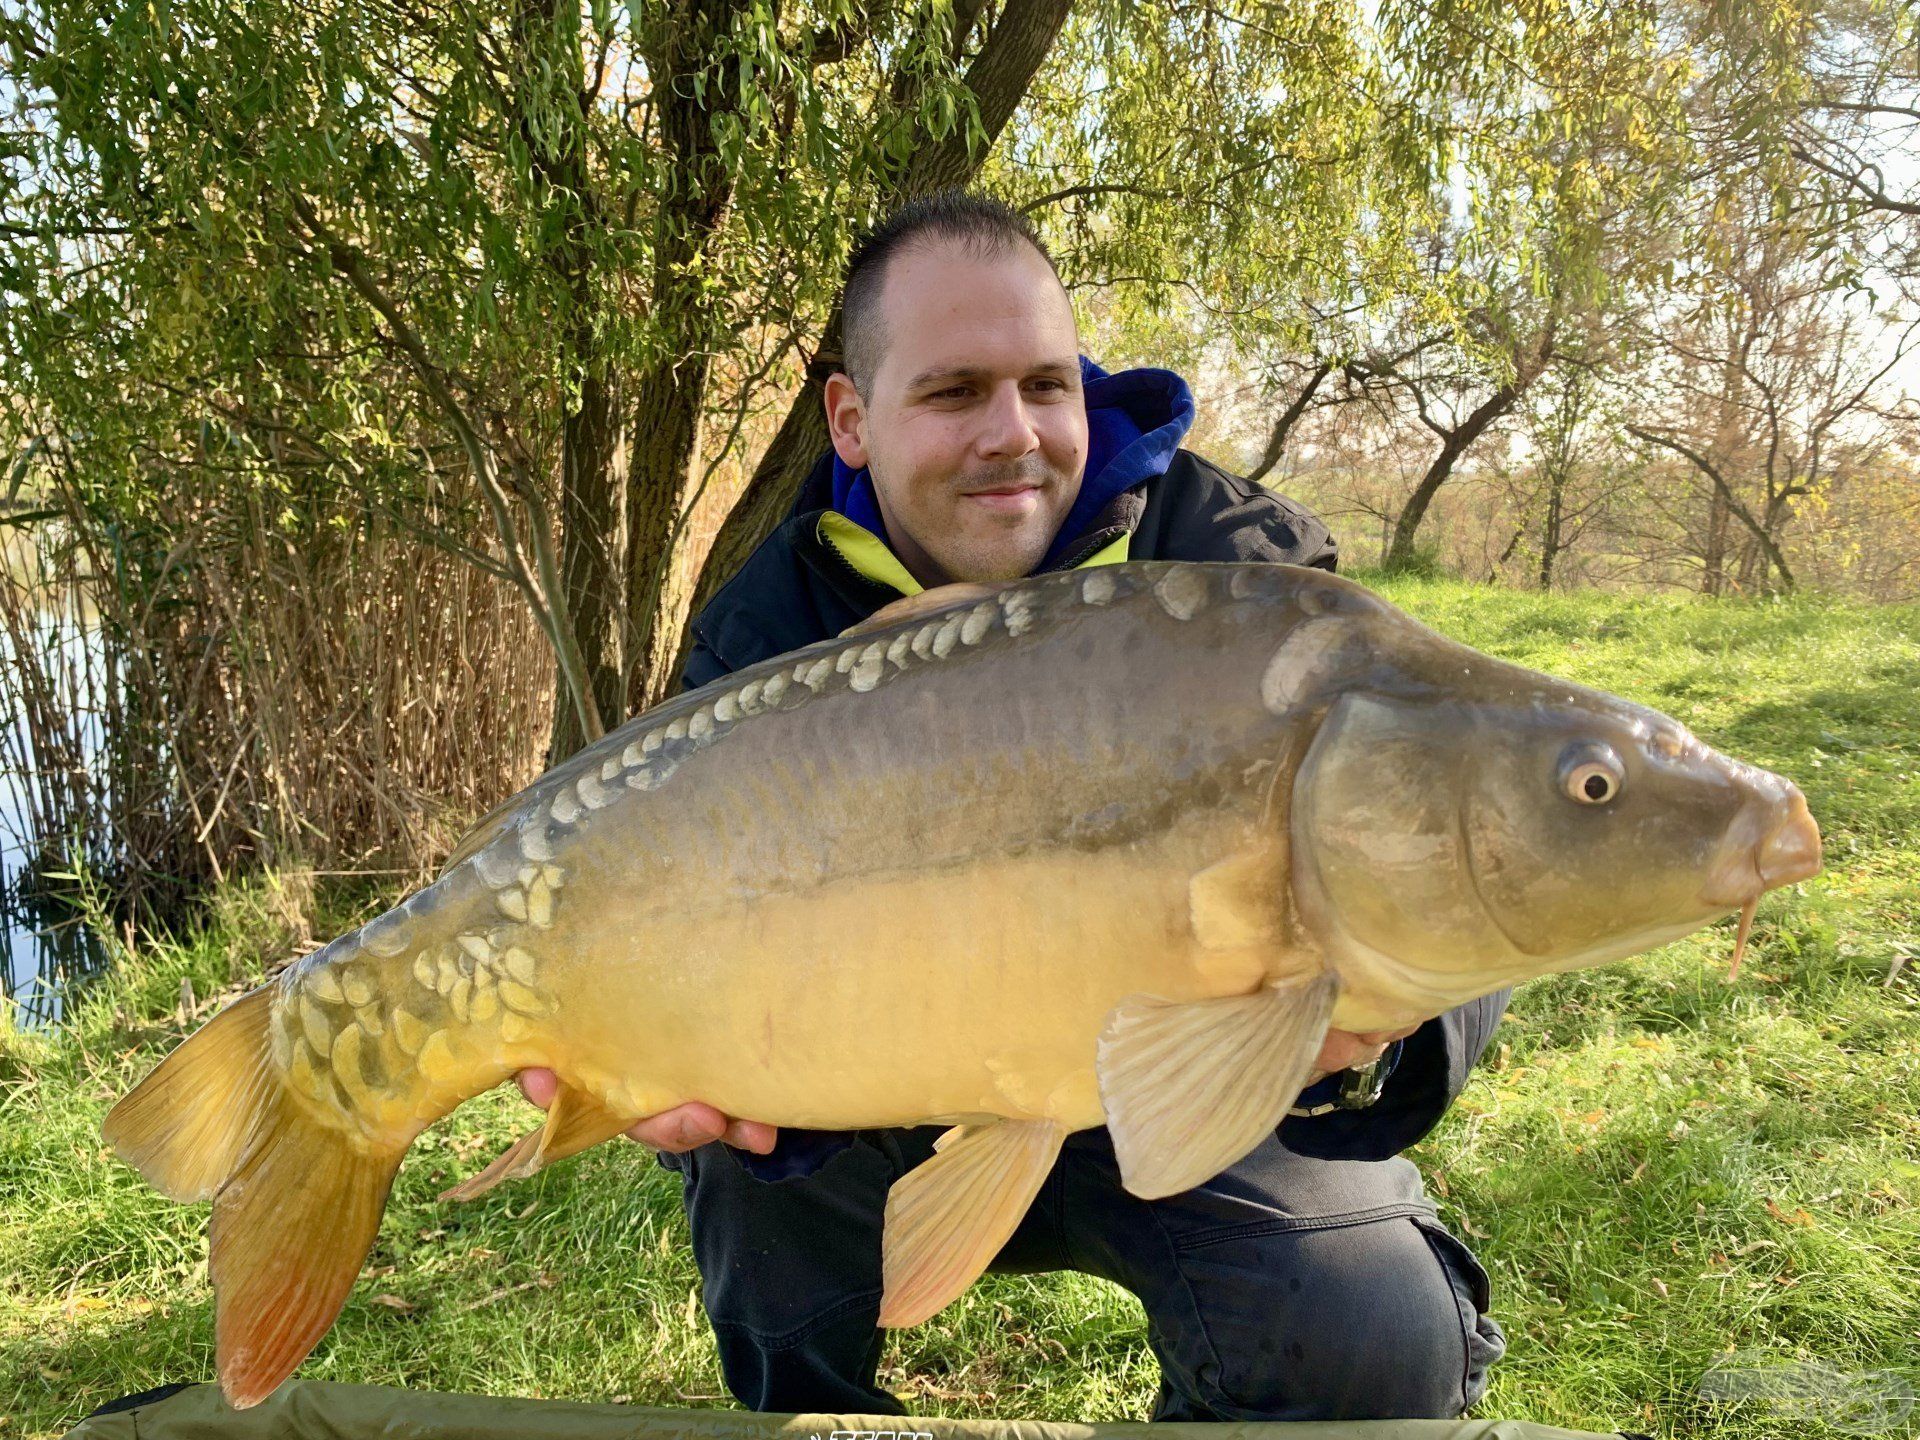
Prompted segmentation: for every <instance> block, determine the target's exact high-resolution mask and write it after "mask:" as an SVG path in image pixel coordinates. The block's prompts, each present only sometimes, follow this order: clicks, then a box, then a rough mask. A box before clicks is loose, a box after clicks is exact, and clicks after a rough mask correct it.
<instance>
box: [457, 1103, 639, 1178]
mask: <svg viewBox="0 0 1920 1440" xmlns="http://www.w3.org/2000/svg"><path fill="white" fill-rule="evenodd" d="M637 1118H638V1117H637V1116H635V1117H627V1118H622V1117H621V1116H618V1115H615V1114H614V1113H613V1112H612V1111H611V1110H609V1109H607V1107H606V1106H604V1105H602V1104H601V1103H600V1102H599V1101H598V1100H595V1099H594V1098H593V1097H592V1096H591V1095H589V1094H587V1092H586V1091H584V1090H576V1089H575V1088H573V1087H572V1086H571V1085H562V1086H561V1087H560V1088H559V1090H558V1091H556V1092H555V1094H554V1097H553V1103H552V1104H550V1105H548V1106H547V1123H546V1124H544V1125H542V1126H541V1127H540V1128H539V1129H538V1130H533V1131H530V1132H528V1133H527V1134H525V1135H522V1136H521V1137H520V1138H519V1139H518V1140H516V1141H514V1142H513V1144H511V1145H509V1146H508V1147H507V1148H506V1149H505V1150H504V1151H502V1152H501V1153H500V1155H499V1157H498V1158H497V1159H496V1160H495V1161H494V1162H493V1163H492V1164H491V1165H489V1166H487V1168H486V1169H484V1170H482V1171H481V1172H480V1173H479V1174H478V1175H470V1176H468V1177H467V1178H466V1179H465V1180H462V1181H461V1182H460V1183H459V1184H458V1185H455V1186H453V1187H451V1188H450V1189H447V1190H443V1191H441V1192H440V1198H441V1199H442V1200H472V1199H475V1198H476V1197H478V1196H481V1195H484V1194H486V1193H487V1191H489V1190H491V1189H493V1187H494V1186H496V1185H498V1184H499V1183H500V1182H501V1181H503V1180H523V1179H525V1178H526V1177H527V1176H529V1175H531V1174H533V1173H534V1172H535V1171H538V1170H543V1169H545V1168H546V1167H547V1166H549V1165H551V1164H553V1163H554V1162H555V1161H557V1160H564V1159H566V1158H567V1157H568V1156H569V1155H578V1154H579V1153H580V1152H581V1151H582V1150H591V1149H592V1148H593V1147H594V1146H596V1145H598V1144H600V1143H601V1142H602V1141H603V1140H611V1139H613V1137H614V1136H616V1135H618V1134H619V1133H620V1132H621V1131H622V1130H625V1129H626V1128H627V1127H628V1126H629V1125H631V1124H633V1122H634V1120H635V1119H637Z"/></svg>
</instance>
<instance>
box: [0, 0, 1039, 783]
mask: <svg viewBox="0 0 1920 1440" xmlns="http://www.w3.org/2000/svg"><path fill="white" fill-rule="evenodd" d="M1066 10H1067V0H1006V3H1004V4H1002V5H1000V6H998V7H996V8H993V9H991V10H989V7H987V6H984V5H982V4H979V3H970V0H961V3H959V4H958V5H955V4H950V3H947V0H924V3H919V4H906V5H898V6H877V5H876V6H871V7H868V6H861V5H853V4H846V3H833V0H828V3H822V4H819V5H814V6H780V5H775V4H772V3H767V0H707V3H696V4H676V5H672V6H668V5H664V4H663V5H640V4H636V5H633V6H629V7H626V8H623V9H621V10H618V11H615V10H614V9H613V8H612V7H611V6H607V5H598V4H596V5H593V6H591V7H588V8H582V7H580V6H579V5H577V4H551V3H549V4H508V5H497V6H487V5H482V6H457V7H428V8H426V9H420V8H418V7H404V8H403V7H392V6H385V5H378V4H344V5H342V4H335V5H320V6H313V5H307V4H299V5H293V4H279V3H272V0H269V3H264V4H247V5H245V6H241V5H234V4H224V3H218V0H186V3H180V4H172V5H162V6H147V7H134V8H131V9H128V10H126V11H124V12H120V13H118V14H117V15H116V16H115V17H114V18H113V19H112V20H111V21H110V22H109V23H99V22H98V19H97V12H96V10H95V9H94V7H91V6H87V5H79V4H73V5H67V4H61V3H50V4H42V5H34V6H29V7H26V8H24V9H23V10H21V11H20V12H18V13H17V14H15V15H10V16H9V17H8V18H7V19H6V20H5V21H4V22H0V24H4V31H0V43H4V45H5V46H6V48H7V49H8V50H9V51H10V52H11V56H12V58H13V59H14V61H15V62H16V63H15V71H16V73H17V74H18V76H19V77H20V89H19V91H18V92H17V94H14V95H13V96H11V97H10V98H11V100H12V101H13V104H14V108H15V118H16V120H17V122H18V123H17V124H16V126H15V127H14V132H13V133H14V135H15V136H16V141H15V145H16V149H15V151H14V153H13V155H12V156H11V157H9V158H10V159H11V161H12V164H11V165H10V166H9V170H10V178H11V180H12V183H10V185H9V186H8V189H7V192H6V195H5V216H4V224H5V231H4V235H5V243H6V250H7V254H6V262H5V263H6V269H5V271H4V272H3V273H4V283H6V284H7V286H8V288H9V289H10V290H11V291H13V294H12V295H10V296H9V299H10V301H11V302H12V303H10V305H9V307H8V318H7V322H6V326H7V335H6V345H7V351H8V353H9V355H10V356H13V357H17V359H18V361H19V367H20V368H19V369H18V370H16V371H15V373H14V375H13V377H12V381H13V384H15V385H16V386H18V387H19V388H20V389H21V390H23V391H25V392H27V393H29V394H30V395H31V396H32V397H33V398H34V400H35V401H36V405H35V406H33V407H30V408H33V409H35V411H36V412H37V414H38V415H39V416H40V417H42V419H41V423H45V420H46V419H47V418H50V419H51V423H52V425H53V427H54V428H57V429H58V430H59V431H60V433H61V443H62V444H63V445H64V446H67V447H70V448H74V449H78V450H84V449H87V448H88V447H89V445H90V444H91V437H92V436H93V435H94V434H95V433H97V432H99V431H100V430H101V429H102V427H100V426H99V425H98V424H96V416H97V412H98V410H99V409H101V408H102V407H105V408H109V409H114V410H116V411H118V412H120V414H121V415H122V416H123V417H124V416H128V415H130V413H131V411H132V410H133V409H134V408H135V407H139V408H141V409H142V410H143V412H145V413H147V414H148V419H149V420H151V419H152V418H153V417H152V415H151V411H152V409H153V408H154V407H155V405H156V397H158V396H165V397H167V400H168V402H169V403H171V405H172V406H173V407H175V409H176V410H177V411H179V412H182V413H183V414H184V415H185V416H187V417H193V418H198V417H200V416H204V415H206V414H208V413H209V412H211V411H214V410H224V411H225V412H226V413H227V414H228V416H229V417H230V420H231V421H232V423H236V424H239V425H241V426H242V427H243V428H249V429H250V430H251V432H252V434H253V437H254V438H255V439H257V440H262V441H265V440H266V439H267V438H269V437H271V436H275V435H278V434H282V433H284V432H286V431H288V430H294V431H299V432H301V438H302V439H303V440H305V441H307V442H309V443H311V445H312V446H313V447H314V448H315V449H316V451H317V452H319V453H323V454H332V455H336V456H341V457H351V464H348V463H342V464H339V465H336V466H335V467H334V469H333V471H332V473H331V475H328V476H326V477H323V478H324V479H325V480H330V481H332V482H333V483H335V484H340V483H342V482H345V484H346V485H347V486H350V487H351V488H353V489H354V490H358V491H363V492H365V493H363V494H362V495H361V497H360V498H361V500H362V502H363V503H365V504H367V505H390V506H397V507H399V508H402V509H405V508H407V507H408V503H409V496H408V494H407V491H406V483H407V477H406V474H405V472H406V471H407V470H408V468H409V461H411V462H412V464H413V465H414V466H415V467H419V466H434V465H445V464H449V463H450V464H451V465H452V466H454V467H456V468H457V469H458V470H459V471H460V472H461V473H463V474H464V476H465V478H466V480H467V482H468V484H469V485H470V486H471V495H472V497H473V500H474V502H475V503H476V504H478V505H481V506H484V508H485V509H486V511H487V512H488V513H489V514H490V515H491V517H492V519H493V524H494V530H495V543H494V545H493V546H492V547H491V548H490V550H489V552H488V553H487V554H485V555H475V557H474V558H475V559H476V561H478V562H480V563H483V564H486V565H488V566H489V567H490V568H492V569H493V570H494V571H495V572H496V573H498V574H500V575H501V576H502V577H503V578H504V579H506V580H508V581H509V582H510V583H512V584H513V585H514V586H515V587H516V588H517V589H518V590H519V592H520V593H521V594H522V595H523V596H524V597H525V600H526V602H527V604H528V605H529V606H530V607H531V608H532V610H533V612H534V613H535V614H536V615H537V616H538V617H539V620H540V624H541V626H542V628H543V630H544V631H545V633H546V634H547V636H548V639H549V641H550V643H551V645H552V647H553V650H554V653H555V656H556V659H557V662H558V666H559V670H560V674H561V680H562V683H561V685H560V686H559V709H558V712H557V714H556V717H555V720H556V734H555V743H554V749H555V751H556V752H557V753H563V752H565V751H566V750H568V749H571V748H573V746H574V745H576V744H577V743H579V741H580V740H582V739H584V738H587V737H591V736H593V735H597V734H598V733H600V731H601V730H602V729H603V728H604V727H605V726H607V725H608V724H611V723H613V722H614V721H616V720H618V719H619V718H621V717H622V716H623V715H624V714H625V713H626V712H627V711H628V710H629V709H631V708H634V707H636V706H638V705H641V704H644V703H646V701H647V700H648V699H650V698H652V697H653V696H654V695H656V694H657V693H658V691H659V690H660V689H661V688H662V687H663V686H664V685H665V684H666V683H667V682H668V676H667V666H668V663H669V662H670V660H671V658H672V655H673V651H674V645H675V643H676V642H677V639H678V630H679V625H678V621H679V618H680V616H681V615H683V614H684V612H685V608H686V596H685V595H684V594H677V593H675V588H674V585H673V576H674V575H675V573H676V569H675V567H674V566H673V565H672V564H671V563H670V561H671V559H672V557H673V555H674V553H675V551H676V548H677V547H678V546H679V545H680V544H681V542H682V540H683V534H684V531H685V527H686V523H687V517H688V513H689V509H690V501H691V498H692V496H693V494H694V492H695V491H696V489H697V481H696V479H695V478H694V472H695V461H696V457H697V455H698V452H699V450H700V445H701V428H702V423H703V421H705V420H707V419H708V418H710V416H711V415H712V413H713V412H714V410H715V409H716V408H717V406H716V396H715V394H714V383H713V381H714V374H715V370H716V366H717V365H719V364H722V363H724V364H725V365H727V366H728V367H729V368H730V370H731V372H732V373H734V374H744V375H746V376H748V377H749V378H750V379H751V377H755V376H764V375H765V374H767V373H768V372H769V371H771V370H772V369H773V368H774V367H775V365H776V364H777V363H778V362H779V361H780V360H781V359H782V358H784V357H788V356H790V355H791V354H792V353H793V352H794V348H795V347H796V346H797V345H799V344H801V343H803V341H805V340H806V339H808V338H810V337H809V327H808V326H806V325H805V324H803V323H802V322H801V320H800V319H799V317H801V316H804V315H807V314H809V313H811V312H812V311H816V310H818V309H819V308H820V307H821V306H822V305H823V304H824V301H823V300H822V298H821V297H822V295H823V294H824V293H826V292H828V291H829V290H830V287H831V282H832V278H833V275H834V272H835V271H836V269H837V266H838V264H839V260H840V257H841V256H842V255H843V254H844V251H845V248H846V244H847V235H848V232H849V229H850V227H851V226H853V225H855V224H857V223H858V222H860V221H862V220H864V219H865V218H867V217H868V216H870V214H871V213H872V212H873V211H874V209H875V208H876V207H877V206H880V205H884V204H886V203H890V201H891V200H892V199H894V198H897V197H898V196H899V195H900V194H901V193H903V191H904V190H907V189H911V188H912V187H913V186H914V185H916V184H920V183H933V182H935V181H951V180H964V179H965V178H966V177H967V175H968V174H969V173H970V170H971V166H972V165H973V164H974V163H975V158H974V157H977V156H981V155H984V154H985V152H986V150H987V148H988V147H989V145H990V143H991V141H992V138H993V136H994V134H995V133H997V131H998V130H999V129H1000V128H1001V127H1002V126H1004V125H1005V123H1006V121H1007V119H1008V117H1009V116H1010V115H1011V113H1012V111H1013V109H1014V107H1015V105H1016V104H1017V102H1018V100H1019V98H1020V95H1021V93H1022V92H1023V91H1024V89H1025V87H1026V84H1027V81H1028V80H1029V79H1030V77H1031V75H1032V73H1033V69H1034V68H1035V66H1037V65H1038V64H1039V62H1040V60H1041V59H1042V58H1043V57H1044V55H1045V54H1046V52H1047V49H1048V47H1049V45H1050V43H1051V41H1052V39H1053V36H1054V35H1055V33H1056V32H1057V31H1058V28H1059V25H1060V23H1061V21H1062V19H1063V18H1064V16H1065V13H1066ZM929 154H944V155H946V156H948V157H950V159H949V163H948V164H947V165H946V166H944V167H943V168H942V169H941V170H940V171H939V173H938V174H927V173H925V157H927V156H928V155H929ZM109 335H110V336H111V338H112V341H113V343H112V344H111V346H108V347H105V349H104V351H103V347H102V346H101V345H100V344H99V342H100V341H101V340H103V339H105V338H108V336H109ZM103 355H104V356H107V357H110V359H106V360H104V361H103ZM295 377H299V378H300V379H301V381H302V382H303V383H301V384H300V385H298V386H294V387H292V388H297V389H300V390H302V391H311V392H312V393H314V394H317V395H322V396H324V397H325V403H324V404H315V405H305V406H302V407H300V408H299V411H298V413H297V414H296V413H290V411H289V407H288V406H287V405H286V404H285V403H284V400H285V395H286V392H287V390H288V389H289V388H290V382H291V381H292V380H293V379H294V378H295ZM309 380H310V381H311V382H312V383H310V384H308V383H304V382H306V381H309ZM725 398H727V399H734V398H737V397H725ZM105 428H108V429H113V430H115V431H116V433H119V432H120V430H121V427H119V426H117V425H115V426H109V427H105ZM133 428H134V429H136V430H137V429H138V428H139V425H138V424H137V423H136V424H134V425H133ZM119 448H121V449H124V447H119ZM90 459H91V460H92V461H93V462H96V463H97V464H98V465H100V466H104V467H106V468H107V469H109V470H110V469H113V468H115V467H116V460H115V456H114V453H112V452H111V451H109V452H108V453H102V454H99V455H95V456H92V457H90ZM382 460H384V461H388V462H391V465H390V466H389V467H383V466H382V465H381V464H380V463H379V462H380V461H382ZM422 533H423V534H427V535H429V536H431V534H432V527H431V526H423V527H422Z"/></svg>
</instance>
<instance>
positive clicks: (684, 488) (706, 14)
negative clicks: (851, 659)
mask: <svg viewBox="0 0 1920 1440" xmlns="http://www.w3.org/2000/svg"><path fill="white" fill-rule="evenodd" d="M743 3H744V0H696V3H693V4H691V5H689V6H686V7H684V9H680V10H677V11H676V15H675V18H674V19H673V21H672V22H671V23H670V28H669V29H667V30H666V31H665V32H664V33H663V34H662V35H661V36H660V37H659V41H658V43H657V45H655V46H653V47H652V48H651V49H650V51H649V53H648V55H647V57H646V59H647V68H648V70H649V71H650V72H651V73H652V75H653V82H654V94H655V95H656V96H657V97H658V101H657V104H658V107H659V108H658V112H657V113H658V118H659V123H660V133H661V136H662V138H663V139H664V141H665V143H666V145H667V148H668V151H669V152H670V153H671V155H672V156H673V170H674V175H675V177H676V184H675V186H674V188H673V191H672V193H671V194H670V195H668V196H665V197H663V198H662V200H661V202H660V212H659V215H658V217H657V218H656V221H655V242H654V265H653V286H652V293H651V295H650V297H649V304H650V309H651V311H652V319H653V323H654V324H655V325H656V326H657V327H658V330H659V347H660V348H659V351H658V353H659V354H660V356H661V357H662V358H661V359H660V360H658V361H657V362H656V363H654V364H653V365H651V366H649V367H648V368H647V369H645V370H644V371H642V372H641V373H640V374H639V375H637V376H636V377H635V380H634V392H633V393H634V408H633V414H632V424H633V442H632V454H633V459H632V472H631V475H630V478H629V482H628V485H627V572H626V609H627V618H628V622H629V629H628V659H629V670H628V675H627V694H626V710H627V713H636V712H638V711H640V710H644V709H646V708H647V706H649V705H651V704H654V703H655V702H656V701H658V700H659V699H660V698H662V697H663V696H665V695H667V694H669V693H671V691H672V689H673V688H674V682H675V679H676V678H677V677H676V674H675V671H674V666H673V661H674V645H675V641H676V640H677V639H678V637H679V634H680V629H681V624H682V621H683V618H684V616H685V614H686V607H687V599H688V594H687V592H688V586H687V584H686V581H685V577H684V576H683V574H682V567H681V566H680V565H679V564H677V563H676V561H677V559H678V551H679V544H680V536H681V533H682V532H683V530H684V529H685V525H686V520H687V518H688V510H689V506H690V501H691V492H692V480H691V474H692V468H693V462H694V459H695V457H696V455H697V454H698V453H699V445H700V421H701V417H702V414H703V412H704V409H705V405H706V396H707V377H708V375H709V374H710V372H711V363H712V362H711V356H712V353H713V349H714V345H713V339H714V335H715V333H716V331H717V328H718V326H719V323H720V322H719V315H718V307H717V304H716V301H715V299H714V298H713V296H712V295H711V294H710V293H709V292H708V290H707V287H706V285H705V283H704V279H703V277H704V275H705V273H706V270H707V266H706V263H705V262H706V260H707V258H708V257H709V255H710V254H711V253H712V249H713V246H714V244H715V241H716V239H717V237H718V235H719V232H720V228H721V225H722V223H723V222H724V220H725V218H726V213H727V206H728V205H729V204H730V203H731V201H732V199H733V181H734V177H733V173H732V172H731V171H730V170H729V169H728V168H727V164H726V162H725V160H724V159H723V157H722V156H721V154H720V150H719V145H718V143H717V142H716V140H715V139H714V129H713V118H714V116H715V115H717V114H721V113H725V112H730V111H735V110H738V109H739V108H740V104H741V92H740V76H739V70H738V68H737V67H736V66H734V65H733V64H732V63H731V62H727V61H724V60H716V59H715V58H714V57H715V55H716V53H717V51H718V49H719V46H718V42H719V41H720V40H721V38H722V37H724V36H725V35H726V34H727V33H728V32H729V31H730V30H731V29H732V28H733V26H734V23H735V20H736V18H737V16H738V14H739V12H740V11H741V10H742V8H743ZM696 81H703V82H704V83H702V84H696V83H695V82H696Z"/></svg>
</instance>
